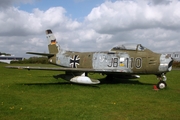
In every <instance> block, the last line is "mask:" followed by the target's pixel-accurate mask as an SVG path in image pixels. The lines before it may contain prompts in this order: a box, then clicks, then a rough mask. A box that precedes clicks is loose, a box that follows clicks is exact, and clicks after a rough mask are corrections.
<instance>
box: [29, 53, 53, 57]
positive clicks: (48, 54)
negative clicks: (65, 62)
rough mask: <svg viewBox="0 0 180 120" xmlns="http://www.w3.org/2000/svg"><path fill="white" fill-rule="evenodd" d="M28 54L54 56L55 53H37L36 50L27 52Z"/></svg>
mask: <svg viewBox="0 0 180 120" xmlns="http://www.w3.org/2000/svg"><path fill="white" fill-rule="evenodd" d="M26 54H34V55H42V56H48V57H53V56H54V55H55V54H52V53H36V52H26Z"/></svg>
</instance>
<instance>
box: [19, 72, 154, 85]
mask: <svg viewBox="0 0 180 120" xmlns="http://www.w3.org/2000/svg"><path fill="white" fill-rule="evenodd" d="M39 77H49V76H39ZM53 77H54V78H55V79H57V80H58V78H63V79H65V77H67V76H64V75H63V74H59V75H54V76H53ZM99 81H100V84H133V85H153V84H150V83H142V82H139V81H138V80H136V79H133V80H132V79H125V78H121V79H120V78H108V79H107V78H101V79H99ZM22 84H23V85H29V86H30V85H38V86H41V85H43V86H44V85H71V84H73V85H78V86H89V87H97V88H100V86H99V85H89V84H76V83H71V82H68V81H65V82H56V83H39V82H38V83H22Z"/></svg>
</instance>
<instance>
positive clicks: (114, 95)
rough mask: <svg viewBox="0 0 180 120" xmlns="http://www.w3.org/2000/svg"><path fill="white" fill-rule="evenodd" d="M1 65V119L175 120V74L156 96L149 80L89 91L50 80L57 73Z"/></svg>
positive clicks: (179, 86)
mask: <svg viewBox="0 0 180 120" xmlns="http://www.w3.org/2000/svg"><path fill="white" fill-rule="evenodd" d="M6 65H7V64H0V120H26V119H33V120H36V119H37V120H40V119H53V120H56V119H57V120H162V119H163V120H178V119H180V71H178V70H173V71H172V72H170V73H168V74H167V77H168V80H167V84H168V87H167V88H166V89H164V90H159V91H155V90H153V85H154V84H156V83H157V82H158V81H157V80H156V76H154V75H148V76H147V75H143V76H141V78H140V79H139V80H132V81H124V80H123V81H120V80H119V81H113V82H107V81H105V80H103V78H104V76H101V75H98V74H92V75H90V76H91V77H92V78H96V79H100V80H101V81H102V84H99V85H94V86H89V85H77V84H72V83H69V82H67V81H65V80H62V79H58V80H57V79H55V78H53V77H52V76H53V75H58V74H62V73H63V72H58V71H37V70H31V71H28V70H17V69H7V68H5V67H4V66H6Z"/></svg>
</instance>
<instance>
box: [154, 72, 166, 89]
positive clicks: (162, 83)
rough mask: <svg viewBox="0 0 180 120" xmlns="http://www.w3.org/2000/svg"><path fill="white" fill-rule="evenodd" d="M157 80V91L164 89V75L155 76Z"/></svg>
mask: <svg viewBox="0 0 180 120" xmlns="http://www.w3.org/2000/svg"><path fill="white" fill-rule="evenodd" d="M157 79H158V80H159V82H158V84H157V85H156V86H157V88H158V89H164V88H166V87H167V84H166V82H165V81H166V80H167V78H166V76H165V74H164V73H162V74H159V75H157Z"/></svg>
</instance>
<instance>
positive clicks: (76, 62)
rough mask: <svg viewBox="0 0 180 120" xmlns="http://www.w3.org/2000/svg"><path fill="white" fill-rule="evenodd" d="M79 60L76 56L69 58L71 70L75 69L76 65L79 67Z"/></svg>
mask: <svg viewBox="0 0 180 120" xmlns="http://www.w3.org/2000/svg"><path fill="white" fill-rule="evenodd" d="M79 61H80V58H79V56H78V55H74V57H73V58H70V65H71V67H72V68H77V65H79Z"/></svg>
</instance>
